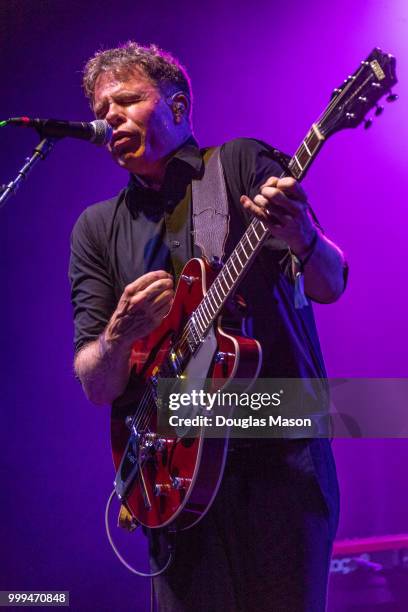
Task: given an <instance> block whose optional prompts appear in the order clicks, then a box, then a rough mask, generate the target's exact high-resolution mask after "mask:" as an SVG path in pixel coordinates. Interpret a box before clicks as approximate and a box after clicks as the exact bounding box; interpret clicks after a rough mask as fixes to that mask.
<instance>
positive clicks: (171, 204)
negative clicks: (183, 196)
mask: <svg viewBox="0 0 408 612" xmlns="http://www.w3.org/2000/svg"><path fill="white" fill-rule="evenodd" d="M167 206H168V207H169V208H173V206H174V200H169V201H168V202H167Z"/></svg>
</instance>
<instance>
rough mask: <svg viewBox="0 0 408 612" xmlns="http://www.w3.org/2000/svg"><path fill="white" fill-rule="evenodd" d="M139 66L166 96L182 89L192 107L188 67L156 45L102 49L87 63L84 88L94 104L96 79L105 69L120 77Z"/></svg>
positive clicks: (134, 45)
mask: <svg viewBox="0 0 408 612" xmlns="http://www.w3.org/2000/svg"><path fill="white" fill-rule="evenodd" d="M135 68H136V69H139V70H141V71H142V72H143V73H144V74H145V75H146V76H147V77H148V78H149V79H150V80H151V81H152V82H153V83H154V84H155V85H156V86H157V87H158V88H159V89H160V91H161V93H162V94H164V95H168V94H169V93H170V94H172V93H175V92H176V91H182V92H183V93H184V94H185V95H186V97H187V98H188V100H189V106H190V109H191V103H192V91H191V82H190V78H189V76H188V74H187V71H186V69H185V68H184V66H182V65H181V64H180V62H179V61H178V60H177V59H176V58H175V57H173V56H172V55H171V54H170V53H167V52H166V51H163V50H162V49H159V47H157V46H156V45H149V46H148V47H144V46H142V45H139V44H138V43H136V42H133V41H128V42H127V43H125V44H123V45H120V46H119V47H116V48H114V49H106V50H104V51H98V52H97V53H95V55H94V56H93V57H91V59H90V60H88V62H87V63H86V64H85V67H84V74H83V87H84V90H85V95H86V96H87V97H88V98H89V99H90V101H91V104H92V103H93V99H94V91H95V83H96V80H97V78H98V77H99V75H100V74H101V73H102V72H112V73H113V74H114V75H115V76H117V77H119V78H128V77H130V76H132V74H133V73H134V70H135Z"/></svg>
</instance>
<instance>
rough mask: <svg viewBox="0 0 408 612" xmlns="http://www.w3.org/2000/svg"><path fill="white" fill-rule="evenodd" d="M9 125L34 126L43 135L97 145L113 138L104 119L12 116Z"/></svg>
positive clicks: (104, 143)
mask: <svg viewBox="0 0 408 612" xmlns="http://www.w3.org/2000/svg"><path fill="white" fill-rule="evenodd" d="M4 123H6V124H7V125H14V126H15V127H32V128H35V129H36V130H37V132H38V133H39V134H40V136H42V137H51V138H65V137H67V136H68V137H70V138H80V139H81V140H88V141H89V142H92V143H93V144H96V145H106V144H108V142H109V141H110V139H111V138H112V131H113V130H112V128H111V126H110V125H109V123H108V122H107V121H105V120H103V119H96V120H95V121H90V122H87V121H63V120H62V119H31V118H30V117H12V118H11V119H7V121H6V122H4Z"/></svg>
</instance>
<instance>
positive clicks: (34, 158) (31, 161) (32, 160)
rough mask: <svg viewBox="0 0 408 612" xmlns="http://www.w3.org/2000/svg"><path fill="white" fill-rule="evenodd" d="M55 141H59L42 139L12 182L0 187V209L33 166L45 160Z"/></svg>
mask: <svg viewBox="0 0 408 612" xmlns="http://www.w3.org/2000/svg"><path fill="white" fill-rule="evenodd" d="M57 140H59V138H44V139H43V140H41V142H40V143H39V144H38V145H37V146H36V147H35V149H34V151H33V153H32V155H31V157H26V158H25V160H24V161H25V163H24V166H23V167H22V168H21V170H19V172H18V174H17V176H16V178H15V179H14V181H10V183H8V185H5V186H4V187H2V188H1V187H0V191H1V189H2V190H3V191H2V193H1V194H0V208H2V207H3V206H4V204H5V203H6V200H7V199H8V198H9V196H10V195H11V194H12V193H15V192H16V191H17V189H18V188H19V187H20V185H21V183H22V182H23V181H24V180H25V179H26V178H27V176H28V174H29V173H30V171H31V170H32V168H33V167H34V166H35V164H36V163H37V162H38V161H39V160H40V159H45V158H46V157H47V155H48V153H49V152H50V151H51V149H52V148H53V146H54V144H55V143H56V142H57Z"/></svg>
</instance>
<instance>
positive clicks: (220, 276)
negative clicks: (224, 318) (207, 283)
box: [217, 270, 228, 298]
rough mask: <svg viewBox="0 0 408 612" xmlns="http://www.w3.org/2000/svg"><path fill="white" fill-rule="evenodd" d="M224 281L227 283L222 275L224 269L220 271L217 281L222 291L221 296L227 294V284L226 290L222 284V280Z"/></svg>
mask: <svg viewBox="0 0 408 612" xmlns="http://www.w3.org/2000/svg"><path fill="white" fill-rule="evenodd" d="M223 280H224V281H225V283H227V279H226V278H225V277H224V270H223V271H222V272H221V274H220V275H219V276H218V278H217V281H218V284H219V287H220V291H222V293H223V298H224V297H225V296H226V295H227V293H228V285H227V291H224V287H223V286H222V281H223Z"/></svg>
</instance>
